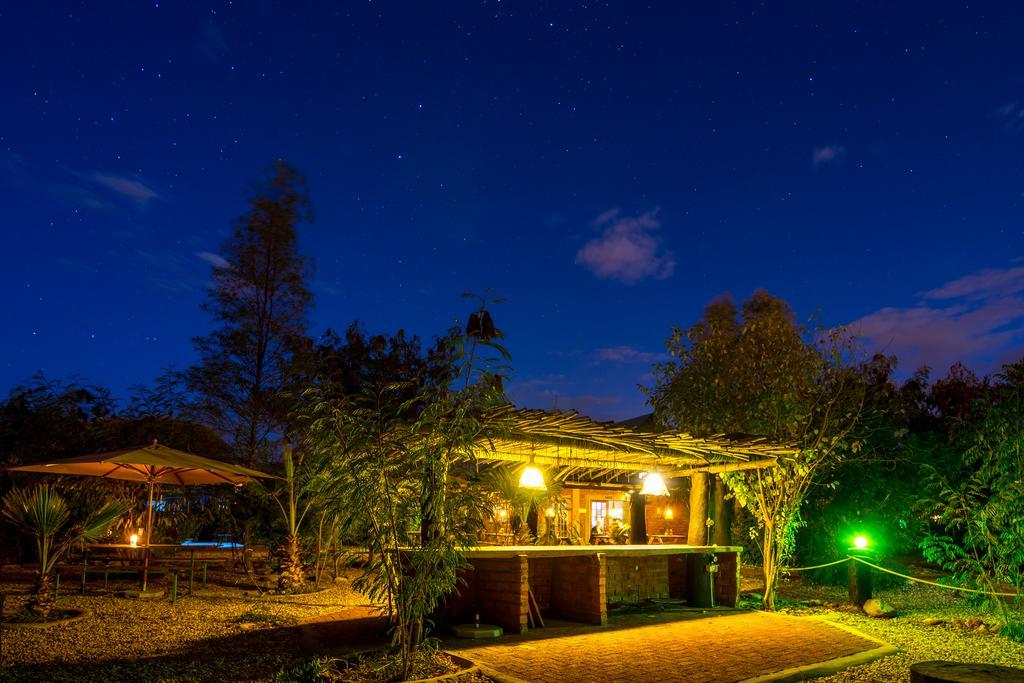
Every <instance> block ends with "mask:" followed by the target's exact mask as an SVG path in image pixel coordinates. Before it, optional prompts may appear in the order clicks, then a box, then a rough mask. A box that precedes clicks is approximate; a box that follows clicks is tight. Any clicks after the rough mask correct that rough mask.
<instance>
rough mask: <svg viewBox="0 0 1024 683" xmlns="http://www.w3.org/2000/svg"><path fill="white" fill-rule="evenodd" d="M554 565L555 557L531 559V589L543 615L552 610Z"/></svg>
mask: <svg viewBox="0 0 1024 683" xmlns="http://www.w3.org/2000/svg"><path fill="white" fill-rule="evenodd" d="M554 565H555V558H553V557H531V558H530V589H531V590H532V591H533V598H534V600H536V601H537V606H538V607H540V613H541V614H542V615H546V614H548V613H549V612H550V610H551V575H552V572H553V571H554Z"/></svg>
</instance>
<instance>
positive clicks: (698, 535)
mask: <svg viewBox="0 0 1024 683" xmlns="http://www.w3.org/2000/svg"><path fill="white" fill-rule="evenodd" d="M707 520H708V474H707V473H706V472H696V473H694V474H691V475H690V524H689V526H688V527H687V530H686V543H687V545H707V544H708V525H707Z"/></svg>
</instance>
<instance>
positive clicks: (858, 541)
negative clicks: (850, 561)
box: [853, 536, 868, 550]
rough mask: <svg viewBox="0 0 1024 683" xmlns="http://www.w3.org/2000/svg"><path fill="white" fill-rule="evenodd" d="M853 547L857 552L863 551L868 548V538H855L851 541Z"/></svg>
mask: <svg viewBox="0 0 1024 683" xmlns="http://www.w3.org/2000/svg"><path fill="white" fill-rule="evenodd" d="M853 545H854V546H855V547H856V548H857V549H858V550H864V548H867V547H868V537H867V536H857V537H856V538H854V539H853Z"/></svg>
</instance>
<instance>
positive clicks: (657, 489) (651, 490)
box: [640, 472, 668, 496]
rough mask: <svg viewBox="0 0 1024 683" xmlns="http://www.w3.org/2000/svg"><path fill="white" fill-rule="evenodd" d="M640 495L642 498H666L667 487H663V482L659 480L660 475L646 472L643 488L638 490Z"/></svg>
mask: <svg viewBox="0 0 1024 683" xmlns="http://www.w3.org/2000/svg"><path fill="white" fill-rule="evenodd" d="M640 495H642V496H667V495H668V487H667V486H665V480H664V479H662V478H661V475H660V474H658V473H657V472H648V473H647V475H646V476H644V486H643V488H642V489H640Z"/></svg>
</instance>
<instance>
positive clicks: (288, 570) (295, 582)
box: [277, 534, 306, 594]
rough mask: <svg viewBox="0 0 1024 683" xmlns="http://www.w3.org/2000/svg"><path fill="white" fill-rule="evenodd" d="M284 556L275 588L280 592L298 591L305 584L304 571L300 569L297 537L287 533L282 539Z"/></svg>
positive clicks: (300, 559)
mask: <svg viewBox="0 0 1024 683" xmlns="http://www.w3.org/2000/svg"><path fill="white" fill-rule="evenodd" d="M284 543H285V548H284V551H285V557H284V560H283V561H282V562H281V574H280V575H279V576H278V579H277V590H278V591H279V592H281V593H287V594H292V593H298V592H299V591H300V590H302V588H303V587H305V585H306V573H305V571H304V570H303V569H302V552H301V550H300V548H299V537H298V536H297V535H296V534H288V537H287V538H286V539H285V541H284Z"/></svg>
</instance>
